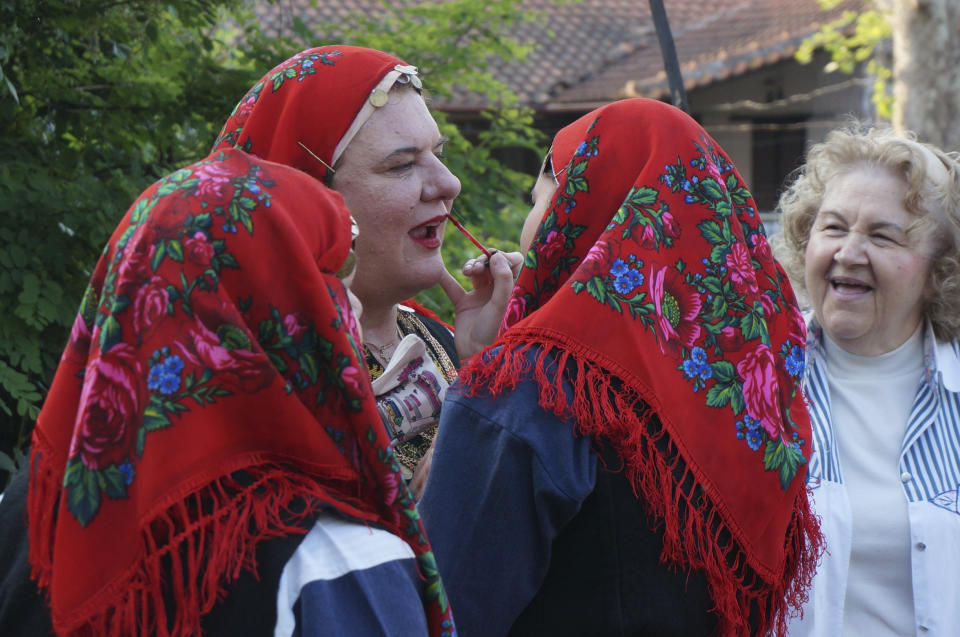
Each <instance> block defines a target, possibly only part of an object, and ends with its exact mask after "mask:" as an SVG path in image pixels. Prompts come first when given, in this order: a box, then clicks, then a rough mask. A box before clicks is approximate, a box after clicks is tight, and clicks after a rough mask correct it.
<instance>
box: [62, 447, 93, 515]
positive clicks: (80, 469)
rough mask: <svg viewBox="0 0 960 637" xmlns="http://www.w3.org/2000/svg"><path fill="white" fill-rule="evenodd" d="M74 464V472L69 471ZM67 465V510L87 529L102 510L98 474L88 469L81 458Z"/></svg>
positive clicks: (65, 476)
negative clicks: (71, 464)
mask: <svg viewBox="0 0 960 637" xmlns="http://www.w3.org/2000/svg"><path fill="white" fill-rule="evenodd" d="M70 463H74V467H73V471H72V472H71V471H69V469H70ZM70 463H68V464H67V468H68V471H67V473H66V474H65V475H64V480H65V488H66V490H67V509H68V510H69V511H70V513H72V514H73V517H75V518H76V519H77V521H78V522H79V523H80V526H83V527H86V526H87V525H88V524H89V523H90V521H91V520H92V519H93V517H94V516H95V515H96V514H97V511H99V510H100V481H99V479H98V477H97V472H96V471H94V470H92V469H88V468H87V467H86V466H85V465H84V464H83V463H82V462H80V458H79V457H76V458H74V459H73V460H71V461H70Z"/></svg>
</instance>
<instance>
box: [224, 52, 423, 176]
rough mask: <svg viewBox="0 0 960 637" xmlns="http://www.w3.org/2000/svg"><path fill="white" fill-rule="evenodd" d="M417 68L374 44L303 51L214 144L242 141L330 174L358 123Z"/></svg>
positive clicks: (261, 84) (254, 94) (236, 113)
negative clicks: (392, 88)
mask: <svg viewBox="0 0 960 637" xmlns="http://www.w3.org/2000/svg"><path fill="white" fill-rule="evenodd" d="M415 74H416V69H415V67H412V66H408V65H406V63H404V62H403V61H402V60H400V59H398V58H395V57H393V56H392V55H389V54H387V53H383V52H382V51H377V50H375V49H366V48H362V47H356V46H345V45H335V46H333V45H331V46H321V47H316V48H313V49H307V50H306V51H301V52H300V53H297V54H296V55H294V56H293V57H291V58H290V59H288V60H285V61H284V62H282V63H281V64H279V65H277V66H276V67H275V68H274V69H272V70H271V71H270V72H269V73H267V74H266V75H264V76H263V77H262V78H261V79H260V80H259V81H258V82H257V83H256V84H255V85H254V86H253V88H251V89H250V90H249V91H247V94H246V95H244V97H243V99H241V100H240V103H239V104H237V106H236V107H235V108H234V109H233V113H232V114H231V115H230V118H229V119H228V120H227V122H226V123H225V124H224V125H223V130H221V131H220V136H219V137H218V138H217V141H216V143H215V144H214V149H215V150H216V149H222V148H229V147H234V146H235V147H237V148H241V149H243V150H245V151H247V152H249V153H251V154H254V155H256V156H257V157H263V158H264V159H268V160H270V161H274V162H277V163H280V164H286V165H288V166H293V167H294V168H299V169H300V170H303V171H304V172H307V173H309V174H311V175H313V176H314V177H316V178H317V179H321V180H323V179H326V178H327V176H328V174H327V173H328V167H330V166H333V165H334V164H335V163H336V161H337V160H338V159H339V154H340V153H342V152H343V149H344V148H345V147H346V145H347V144H348V143H349V141H350V139H351V138H352V136H353V134H354V133H356V131H357V129H358V128H359V126H360V125H362V124H363V122H364V121H366V118H367V117H369V115H370V113H372V112H373V110H374V109H375V108H377V107H378V106H382V105H383V103H382V102H379V101H377V98H378V97H380V96H382V94H383V93H385V92H387V91H389V89H390V87H391V86H392V85H393V83H394V81H395V80H396V79H397V78H399V77H401V76H405V77H412V76H414V75H415ZM414 81H415V82H417V84H418V85H419V80H418V79H417V80H414ZM311 153H312V155H311Z"/></svg>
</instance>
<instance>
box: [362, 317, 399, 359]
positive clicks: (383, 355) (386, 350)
mask: <svg viewBox="0 0 960 637" xmlns="http://www.w3.org/2000/svg"><path fill="white" fill-rule="evenodd" d="M402 338H403V334H402V333H401V332H400V326H399V325H398V326H397V339H396V340H395V341H393V342H390V343H387V344H385V345H377V344H376V343H373V342H371V341H364V342H363V346H364V347H366V348H367V349H368V350H369V351H370V353H371V354H373V353H376V354H377V355H378V356H377V358H379V359H380V360H381V361H383V362H385V363H386V362H389V361H390V352H391V351H393V349H394V348H395V347H396V346H397V345H399V344H400V340H401V339H402Z"/></svg>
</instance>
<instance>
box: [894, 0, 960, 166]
mask: <svg viewBox="0 0 960 637" xmlns="http://www.w3.org/2000/svg"><path fill="white" fill-rule="evenodd" d="M888 2H889V3H890V4H892V7H891V9H892V11H891V22H892V25H891V26H892V27H893V96H894V106H893V126H894V128H896V129H897V130H911V131H913V132H915V133H916V134H917V137H918V139H919V140H920V141H925V142H930V143H931V144H934V145H936V146H939V147H940V148H942V149H944V150H948V151H960V47H958V46H957V45H956V43H957V42H960V2H958V1H957V0H888Z"/></svg>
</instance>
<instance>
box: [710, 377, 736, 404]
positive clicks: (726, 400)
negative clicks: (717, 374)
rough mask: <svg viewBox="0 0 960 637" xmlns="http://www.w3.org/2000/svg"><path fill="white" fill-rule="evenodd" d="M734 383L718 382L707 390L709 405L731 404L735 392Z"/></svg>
mask: <svg viewBox="0 0 960 637" xmlns="http://www.w3.org/2000/svg"><path fill="white" fill-rule="evenodd" d="M734 391H736V390H735V387H734V384H733V383H730V384H720V383H717V384H715V385H714V386H713V387H711V388H710V389H708V390H707V407H725V406H727V405H729V404H730V398H731V396H732V394H733V393H734Z"/></svg>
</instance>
